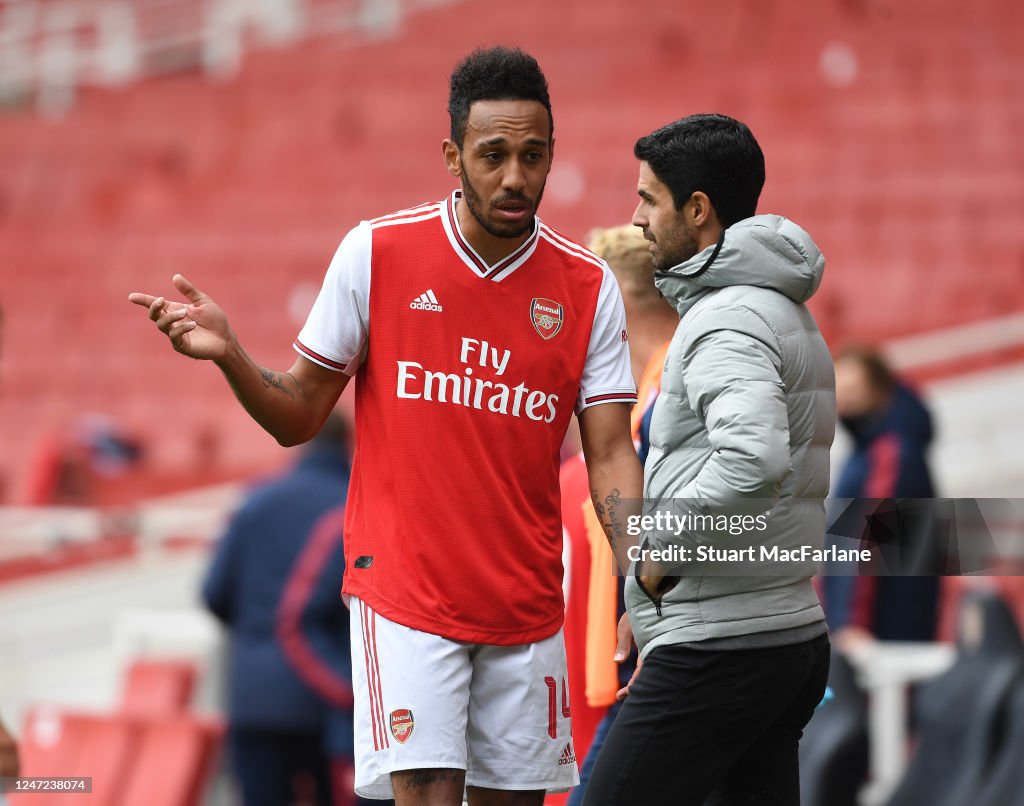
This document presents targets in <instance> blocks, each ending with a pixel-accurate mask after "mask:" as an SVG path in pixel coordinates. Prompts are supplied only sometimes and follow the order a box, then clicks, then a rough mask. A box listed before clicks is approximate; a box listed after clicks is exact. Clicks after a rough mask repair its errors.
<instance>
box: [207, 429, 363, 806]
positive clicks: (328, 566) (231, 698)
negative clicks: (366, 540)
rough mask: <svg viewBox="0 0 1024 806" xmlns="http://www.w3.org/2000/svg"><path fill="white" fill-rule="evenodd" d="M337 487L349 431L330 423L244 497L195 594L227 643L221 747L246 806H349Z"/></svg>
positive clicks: (348, 693)
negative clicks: (306, 802) (310, 805)
mask: <svg viewBox="0 0 1024 806" xmlns="http://www.w3.org/2000/svg"><path fill="white" fill-rule="evenodd" d="M348 478H349V445H348V429H347V427H346V424H345V422H344V420H343V419H342V417H341V416H340V415H339V414H336V413H335V414H331V415H330V416H329V417H328V418H327V422H326V423H325V424H324V426H323V428H322V429H321V430H320V432H319V433H318V434H317V435H316V436H315V437H314V438H313V440H312V441H310V442H309V444H308V445H307V446H306V448H305V449H304V450H303V452H302V455H301V457H300V458H299V460H298V461H297V462H296V463H295V465H294V466H293V467H292V468H291V469H290V470H289V471H288V472H286V473H285V474H284V475H283V476H281V477H279V478H276V479H274V480H272V481H270V482H267V483H265V484H262V485H261V486H259V487H257V488H256V489H254V490H252V491H251V492H250V493H249V494H248V495H247V496H246V499H245V501H244V503H243V504H242V506H241V508H240V509H239V510H238V512H237V513H236V514H235V515H234V517H233V518H232V519H231V522H230V524H229V525H228V529H227V532H226V533H225V535H224V537H223V538H222V539H221V541H220V542H219V543H218V544H217V547H216V550H215V552H214V556H213V561H212V563H211V565H210V568H209V570H208V572H207V575H206V579H205V581H204V582H203V587H202V595H203V600H204V601H205V603H206V606H207V607H208V608H209V609H210V610H211V611H212V612H213V614H214V615H215V616H217V618H218V619H220V620H221V621H222V622H223V623H224V625H225V626H226V627H227V629H228V631H229V633H230V652H229V660H228V666H229V671H228V722H229V736H228V745H229V754H230V761H231V767H232V770H233V772H234V775H235V777H236V779H237V781H238V784H239V787H240V789H241V794H242V800H243V803H244V804H245V806H282V804H290V803H292V802H293V801H296V800H298V799H300V797H306V796H309V795H312V797H311V798H310V799H311V800H312V801H313V802H315V803H317V804H321V805H322V806H328V805H329V804H333V806H339V804H350V803H355V802H356V800H355V798H354V796H353V794H352V779H351V770H352V752H353V746H352V742H353V739H352V684H351V676H352V673H351V664H350V661H349V646H348V644H349V640H348V612H347V610H346V609H345V605H344V604H343V603H342V601H341V597H340V595H339V593H338V580H339V578H340V577H341V575H342V573H343V571H344V566H345V560H344V552H343V546H342V525H343V518H344V508H343V502H344V491H345V489H346V485H347V482H348Z"/></svg>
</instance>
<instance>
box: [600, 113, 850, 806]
mask: <svg viewBox="0 0 1024 806" xmlns="http://www.w3.org/2000/svg"><path fill="white" fill-rule="evenodd" d="M634 154H635V156H636V158H637V159H638V160H640V175H639V181H638V185H637V192H638V195H639V196H640V203H639V205H638V206H637V209H636V212H635V213H634V215H633V223H634V225H636V226H637V227H640V228H642V229H643V232H644V236H645V237H646V238H647V239H648V240H649V241H651V244H652V245H651V247H650V249H651V254H652V258H653V261H654V268H655V275H654V276H655V282H656V283H657V286H658V288H659V290H660V291H661V292H662V293H663V294H664V295H665V297H666V299H667V300H668V301H669V302H670V303H671V304H672V305H674V307H675V308H676V310H677V311H678V314H679V323H678V327H677V331H676V334H675V336H674V337H673V339H672V343H671V346H670V347H669V350H668V354H667V357H666V360H665V371H664V374H663V377H662V386H661V392H660V394H659V396H658V399H657V402H656V403H655V410H654V415H653V418H652V420H651V434H650V442H651V450H650V455H649V456H648V458H647V463H646V465H645V467H644V497H645V499H648V500H657V501H667V500H672V499H675V500H677V501H680V503H682V504H683V506H685V507H687V508H690V507H697V508H698V509H699V511H701V512H708V513H711V514H713V515H714V516H719V515H725V516H726V517H730V516H733V517H735V516H737V515H741V514H748V515H750V516H751V517H752V515H753V513H763V512H765V511H766V510H770V513H769V516H768V518H767V521H766V528H763V529H759V530H757V531H754V530H751V531H746V532H745V534H746V536H747V537H748V538H749V539H750V541H751V545H752V546H753V545H756V544H760V545H762V546H764V545H774V546H778V547H780V548H787V549H790V550H794V549H798V548H802V547H804V546H807V547H810V548H812V549H820V548H821V545H822V537H823V535H824V531H825V529H824V527H825V507H824V499H825V496H826V494H827V492H828V478H829V447H830V445H831V443H832V437H833V434H834V425H835V405H834V404H835V397H834V387H833V374H832V361H831V357H830V356H829V353H828V348H827V347H826V345H825V341H824V339H823V338H822V336H821V333H820V332H819V331H818V327H817V325H816V323H815V321H814V318H813V316H812V315H811V314H810V312H809V311H808V309H807V307H806V304H805V303H806V302H807V300H808V299H809V298H810V297H811V295H812V294H814V292H815V291H816V290H817V288H818V286H819V284H820V282H821V278H822V274H823V272H824V268H825V259H824V256H823V255H822V254H821V252H820V250H819V249H818V248H817V246H816V245H815V244H814V242H813V241H812V239H811V237H810V236H809V235H808V234H807V233H806V232H805V231H804V230H802V229H801V228H800V227H798V226H797V225H796V224H794V223H793V222H791V221H788V220H786V219H784V218H781V217H779V216H773V215H756V209H757V201H758V198H759V196H760V193H761V188H762V186H763V184H764V179H765V165H764V155H763V154H762V152H761V148H760V146H759V145H758V143H757V141H756V140H755V139H754V136H753V134H752V133H751V132H750V130H749V129H748V128H747V127H746V126H745V125H744V124H742V123H740V122H739V121H737V120H734V119H732V118H729V117H726V116H724V115H692V116H689V117H687V118H683V119H681V120H678V121H676V122H674V123H671V124H669V125H667V126H664V127H662V128H661V129H658V130H657V131H655V132H653V133H652V134H650V135H647V136H646V137H642V138H640V140H638V141H637V143H636V146H635V149H634ZM797 499H801V500H799V501H798V500H797ZM680 532H681V534H682V536H681V537H679V536H668V537H663V536H661V535H659V534H657V533H654V532H647V533H645V535H644V536H643V544H642V545H643V547H645V548H651V549H663V548H666V547H670V546H679V545H680V544H682V545H684V546H688V547H689V548H690V550H691V551H692V550H693V546H694V544H695V543H700V544H706V543H708V542H710V543H711V544H716V543H717V544H719V545H720V546H723V547H725V546H729V545H735V544H736V543H737V542H740V543H742V544H745V543H746V541H741V540H739V539H738V538H737V539H735V540H730V539H729V538H730V535H728V534H722V533H717V534H716V533H711V534H707V533H706V532H704V531H703V530H698V531H689V532H687V531H685V530H683V529H680ZM670 535H671V532H670ZM751 551H752V552H753V551H754V549H753V548H752V549H751ZM694 565H695V568H693V569H692V570H686V571H682V576H670V575H668V574H671V571H672V569H671V568H665V567H664V566H661V567H657V566H653V565H650V564H646V563H643V562H638V563H637V565H636V567H635V570H634V572H633V573H631V575H630V576H629V577H628V578H627V579H626V583H625V598H626V603H627V607H628V609H629V621H630V624H631V626H632V629H633V632H634V634H635V636H636V643H637V646H638V648H639V650H640V653H641V659H642V662H641V663H638V673H637V675H636V677H635V678H634V679H633V680H632V681H631V682H630V683H629V685H628V687H627V693H628V696H627V697H626V700H625V702H624V703H623V705H622V709H621V710H620V712H619V714H618V716H617V717H616V719H615V723H614V724H613V725H612V727H611V730H610V731H609V733H608V736H607V738H606V740H605V743H604V745H603V747H602V748H601V752H600V755H599V757H598V759H597V763H596V767H595V769H594V773H593V776H592V777H591V779H590V783H589V785H588V787H587V791H586V794H585V796H584V803H585V804H587V805H588V806H598V804H608V806H613V805H614V804H634V803H636V804H640V803H644V804H646V803H652V804H653V803H672V804H676V806H701V804H704V803H705V800H706V799H708V798H709V796H710V801H708V802H709V803H716V804H717V803H722V804H726V803H728V804H733V803H758V804H768V803H771V804H778V805H779V806H795V804H797V803H799V801H800V792H799V781H798V772H799V761H798V755H797V752H798V743H799V738H800V736H801V733H802V731H803V728H804V726H805V725H806V724H807V722H808V721H809V720H810V718H811V716H812V714H813V712H814V708H815V706H816V705H817V704H818V703H819V702H820V701H821V698H822V695H823V694H824V692H825V686H826V681H827V677H828V668H829V641H828V636H827V630H826V625H825V618H824V613H823V612H822V609H821V606H820V604H819V602H818V598H817V595H816V593H815V591H814V587H813V585H812V582H811V579H812V577H813V576H814V573H815V564H814V563H813V562H811V561H808V562H794V563H788V564H787V566H788V567H787V568H786V570H785V572H784V573H783V572H782V571H781V570H780V568H779V567H778V566H775V567H770V566H768V564H767V563H763V562H760V561H758V560H757V559H754V560H750V561H738V562H737V563H733V564H732V565H731V567H730V566H726V567H725V568H723V569H722V571H721V572H717V571H715V570H714V569H713V568H712V567H709V564H707V563H702V562H697V563H694Z"/></svg>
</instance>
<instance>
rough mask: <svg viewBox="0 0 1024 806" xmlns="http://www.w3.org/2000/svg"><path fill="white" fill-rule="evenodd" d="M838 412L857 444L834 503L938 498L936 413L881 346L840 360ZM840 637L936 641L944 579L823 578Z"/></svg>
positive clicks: (849, 351)
mask: <svg viewBox="0 0 1024 806" xmlns="http://www.w3.org/2000/svg"><path fill="white" fill-rule="evenodd" d="M835 369H836V410H837V414H838V418H839V423H840V424H841V425H842V427H843V429H844V430H845V431H846V432H847V433H848V434H849V435H850V438H851V440H852V443H853V446H852V451H851V453H850V456H849V458H848V459H847V460H846V462H845V463H844V464H843V467H842V470H841V471H840V473H839V479H838V480H837V482H836V484H835V486H834V488H833V489H832V493H831V494H832V497H833V498H933V497H934V496H935V486H934V484H933V483H932V475H931V472H930V470H929V467H928V448H929V446H930V445H931V441H932V438H933V436H934V429H933V426H932V418H931V414H930V413H929V411H928V408H927V407H926V406H925V404H924V401H923V400H922V399H921V398H920V397H919V396H918V394H917V393H916V392H914V390H913V389H911V388H910V387H909V386H908V385H907V384H906V383H904V382H902V381H901V380H900V379H899V378H897V377H896V375H895V374H894V373H893V371H892V369H891V368H890V367H889V365H888V363H887V362H886V360H885V358H884V357H883V355H882V353H881V352H880V351H879V350H877V349H875V348H874V347H869V346H863V345H853V346H850V347H847V348H846V349H844V350H843V351H842V352H840V353H839V354H838V355H837V356H836V359H835ZM821 581H822V586H823V591H824V598H825V612H826V614H827V616H828V621H829V627H830V629H831V630H832V635H833V639H834V640H835V642H836V645H837V646H838V647H840V648H851V647H853V646H855V645H856V644H857V643H858V642H862V641H864V640H865V639H871V638H877V639H880V640H892V641H930V640H932V639H934V637H935V631H936V622H937V612H938V604H939V583H940V581H941V580H940V578H939V577H937V576H906V577H899V576H892V577H887V576H878V577H870V576H865V577H855V576H823V577H822V578H821Z"/></svg>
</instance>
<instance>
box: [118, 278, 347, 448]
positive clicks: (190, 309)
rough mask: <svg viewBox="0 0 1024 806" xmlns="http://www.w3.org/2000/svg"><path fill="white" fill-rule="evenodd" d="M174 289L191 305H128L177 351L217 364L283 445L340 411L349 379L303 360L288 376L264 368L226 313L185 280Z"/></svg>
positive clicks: (140, 297) (135, 299)
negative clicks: (144, 310)
mask: <svg viewBox="0 0 1024 806" xmlns="http://www.w3.org/2000/svg"><path fill="white" fill-rule="evenodd" d="M173 282H174V287H175V288H176V289H177V290H178V292H179V293H180V294H182V295H183V296H184V297H185V298H186V299H187V300H188V302H174V301H171V300H167V299H165V298H164V297H154V296H151V295H150V294H141V293H138V292H136V293H133V294H130V295H129V296H128V300H129V301H130V302H132V303H134V304H136V305H141V306H142V307H144V308H147V309H148V311H149V318H150V319H152V320H153V321H154V322H156V326H157V328H158V329H159V330H160V331H161V332H162V333H165V334H166V335H167V337H168V338H169V339H170V341H171V346H173V347H174V349H175V350H177V351H178V352H179V353H181V354H183V355H187V356H190V357H191V358H196V359H204V360H209V361H213V362H214V363H215V364H216V365H217V366H218V367H220V370H221V372H223V373H224V377H225V378H227V381H228V383H229V384H230V385H231V388H232V390H233V391H234V393H235V397H237V398H238V400H239V401H240V402H241V404H242V405H243V406H244V407H245V409H246V411H248V412H249V414H250V415H251V416H252V418H253V419H254V420H256V422H258V423H259V424H260V425H261V426H263V428H264V429H266V430H267V432H269V433H270V434H271V435H272V436H273V437H274V439H276V440H277V441H278V442H279V443H280V444H282V445H286V446H287V445H297V444H298V443H300V442H305V441H306V440H308V439H309V438H310V437H312V436H313V435H314V434H315V433H316V432H317V431H318V430H319V429H320V426H321V425H323V422H324V420H326V419H327V415H328V414H329V413H330V412H331V409H333V408H334V404H335V403H337V401H338V397H339V396H340V395H341V393H342V391H343V390H344V388H345V386H346V384H347V383H348V375H345V374H344V373H341V372H333V371H331V370H329V369H325V368H324V367H321V366H320V365H319V364H315V363H313V362H312V361H308V360H307V359H305V358H302V357H301V356H300V357H299V358H298V359H297V360H296V362H295V363H294V364H293V365H292V367H291V369H289V370H288V371H287V372H277V371H274V370H269V369H265V368H264V367H261V366H258V365H257V364H256V363H255V362H254V361H253V360H252V359H251V358H249V356H248V355H247V354H246V352H245V350H243V349H242V346H241V345H240V344H239V343H238V339H237V338H236V337H235V334H234V332H233V331H232V330H231V327H230V325H229V324H228V319H227V316H226V315H225V313H224V310H223V309H222V308H221V307H220V306H219V305H218V304H217V303H216V302H214V301H213V300H212V299H211V298H210V297H209V296H207V295H206V294H204V293H202V292H201V291H199V289H197V288H196V287H195V286H194V285H192V283H190V282H189V281H188V280H186V279H185V278H184V277H183V276H182V275H180V274H176V275H174V280H173Z"/></svg>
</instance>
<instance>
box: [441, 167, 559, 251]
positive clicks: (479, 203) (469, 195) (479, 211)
mask: <svg viewBox="0 0 1024 806" xmlns="http://www.w3.org/2000/svg"><path fill="white" fill-rule="evenodd" d="M461 179H462V198H463V199H464V200H465V202H466V205H467V206H468V207H469V212H470V214H471V215H472V216H473V218H475V219H476V223H478V224H479V225H480V226H481V227H482V228H483V230H484V232H486V233H487V234H489V235H493V236H494V237H495V238H509V239H511V238H521V237H523V236H524V235H525V234H526V233H528V232H530V231H531V230H533V219H534V216H536V215H537V210H538V209H539V208H540V200H541V199H542V198H543V197H544V187H545V185H547V181H545V182H544V184H543V185H541V186H540V191H539V192H538V193H537V198H536V200H535V201H534V202H533V204H532V207H533V215H531V216H528V217H527V219H526V220H525V221H524V222H523V223H522V224H512V223H509V224H507V225H505V226H502V225H500V224H497V223H495V222H494V221H491V220H489V219H488V218H487V216H486V214H485V210H484V201H483V199H481V198H480V194H479V193H477V192H476V188H474V187H473V183H472V182H470V181H469V176H468V175H467V174H466V166H465V165H464V164H463V166H462V176H461ZM513 200H514V201H518V202H523V203H524V204H526V205H527V206H531V205H530V200H529V199H527V198H526V197H525V196H516V197H504V198H501V199H497V200H496V201H495V204H500V203H502V202H506V201H513Z"/></svg>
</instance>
